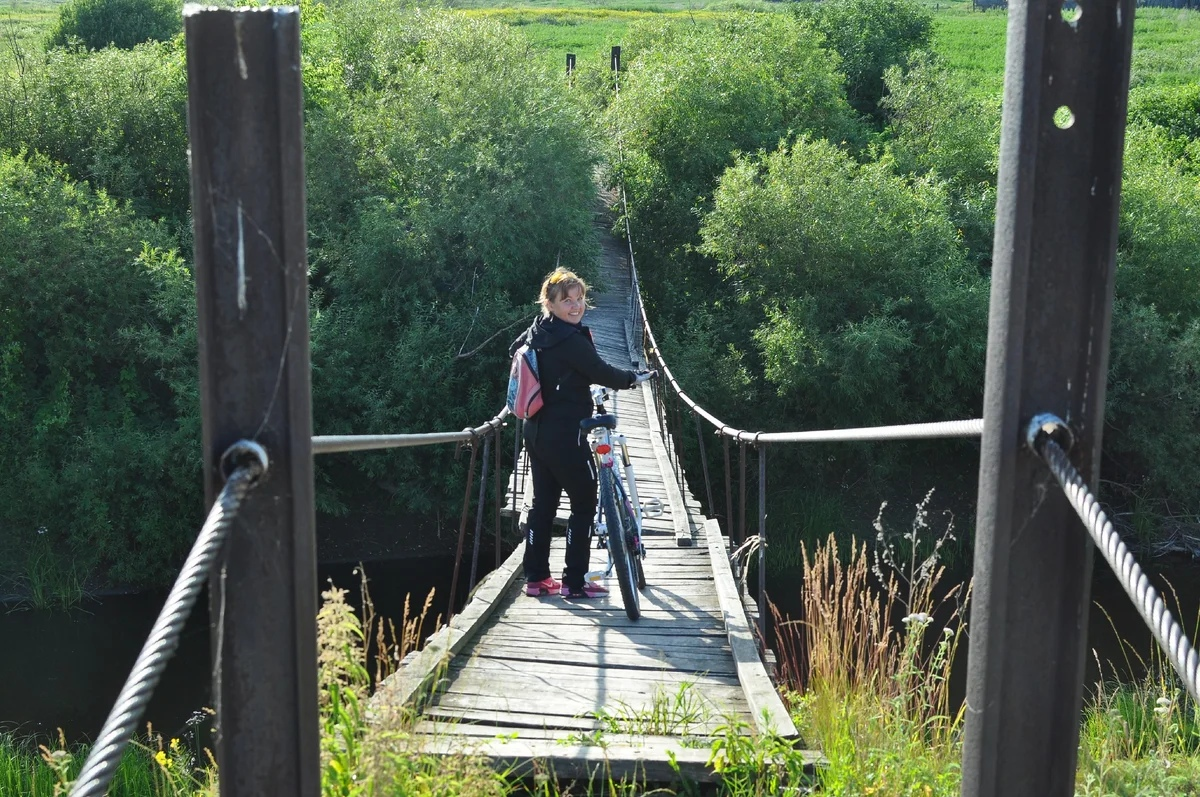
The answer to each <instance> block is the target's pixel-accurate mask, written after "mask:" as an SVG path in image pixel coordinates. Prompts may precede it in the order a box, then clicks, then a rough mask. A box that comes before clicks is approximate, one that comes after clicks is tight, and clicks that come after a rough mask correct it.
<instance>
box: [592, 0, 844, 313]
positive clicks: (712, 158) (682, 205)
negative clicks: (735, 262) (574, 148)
mask: <svg viewBox="0 0 1200 797" xmlns="http://www.w3.org/2000/svg"><path fill="white" fill-rule="evenodd" d="M632 38H633V41H632V43H631V44H630V46H629V51H630V54H631V57H630V60H629V69H628V74H627V75H625V77H624V85H623V87H622V89H621V94H620V96H619V98H617V99H616V100H615V101H614V102H613V103H612V105H611V106H610V109H609V113H608V116H607V125H608V126H609V127H610V128H612V129H615V130H617V131H618V132H617V137H616V143H617V145H618V146H619V147H620V149H619V151H616V152H611V154H610V156H609V160H610V163H611V164H613V165H614V166H615V168H616V171H617V174H618V176H619V178H620V179H621V180H622V182H623V184H624V186H625V188H626V190H627V191H628V192H629V194H630V199H631V203H632V211H631V213H632V219H633V222H634V226H635V228H636V229H637V230H638V234H639V235H640V236H643V237H644V238H645V239H646V240H648V241H652V242H653V244H652V245H651V246H650V247H647V248H646V249H644V250H643V255H644V260H643V262H644V263H645V264H646V268H644V269H643V273H644V275H645V277H646V279H647V281H648V285H649V287H650V289H651V291H652V294H653V296H654V299H655V300H656V301H658V302H666V301H668V299H667V297H668V296H670V295H674V296H677V297H680V298H682V297H686V296H690V295H693V294H694V295H695V296H696V297H697V299H698V300H699V299H700V298H701V297H711V291H713V290H717V289H719V285H720V284H719V281H718V280H717V279H715V272H714V270H713V266H712V264H711V262H706V261H704V260H701V259H698V258H696V257H695V255H694V253H693V251H692V248H693V247H694V246H695V244H696V243H698V240H697V231H698V227H699V223H698V222H699V214H700V213H702V212H703V211H704V209H705V208H706V207H707V205H708V203H709V201H710V198H711V196H712V191H713V188H714V187H715V185H716V180H717V178H718V177H719V175H720V174H721V172H722V171H723V170H724V169H725V168H726V167H727V166H729V165H730V164H731V163H733V159H734V157H735V155H736V153H738V152H756V151H758V150H761V149H775V147H776V146H778V145H779V143H780V142H781V141H787V140H790V139H791V138H792V137H793V136H796V135H800V134H803V133H807V134H810V135H813V136H817V137H822V138H824V137H829V138H832V139H833V140H835V141H840V140H842V139H844V138H853V137H854V136H855V135H856V134H857V130H856V128H855V127H854V126H853V122H852V119H851V114H850V110H849V106H848V105H847V104H846V100H845V97H844V94H843V91H842V88H841V82H842V79H841V74H840V73H839V72H838V59H837V57H836V55H835V54H832V53H830V52H829V51H827V50H825V49H824V48H823V47H822V43H823V42H822V38H821V36H820V35H819V34H817V33H816V32H815V31H814V30H812V28H811V27H809V26H808V25H807V24H806V23H804V22H801V21H799V20H796V19H794V18H792V17H790V16H788V15H783V14H742V15H730V16H729V17H728V18H723V19H722V21H721V22H719V23H718V24H716V25H714V26H711V27H698V26H695V25H686V24H674V25H656V26H648V27H644V28H641V29H640V30H639V31H637V32H636V33H635V34H633V35H632ZM683 304H684V306H682V307H680V306H678V304H676V305H674V306H672V308H671V309H677V310H679V311H680V313H681V314H686V302H684V303H683ZM664 309H666V307H664Z"/></svg>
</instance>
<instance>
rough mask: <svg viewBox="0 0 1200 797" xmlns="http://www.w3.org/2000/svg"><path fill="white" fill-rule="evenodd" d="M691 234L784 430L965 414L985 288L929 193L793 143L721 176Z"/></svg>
mask: <svg viewBox="0 0 1200 797" xmlns="http://www.w3.org/2000/svg"><path fill="white" fill-rule="evenodd" d="M701 235H702V238H703V241H704V243H703V245H702V247H701V248H702V250H703V251H704V252H705V253H706V254H709V255H711V256H712V257H713V258H715V259H716V260H717V262H718V263H720V268H721V273H722V274H723V275H724V276H725V277H726V279H727V280H729V282H730V283H731V284H732V285H733V286H735V289H736V292H737V295H738V297H739V299H740V300H741V301H742V302H743V304H744V305H745V307H744V309H743V310H742V315H743V317H746V318H755V319H756V321H755V327H754V330H753V333H752V334H753V340H754V343H755V346H756V348H757V354H758V357H759V358H760V361H761V363H762V372H761V377H760V378H761V379H763V380H765V382H767V383H768V384H770V385H771V386H772V387H773V388H774V389H775V391H776V393H777V395H778V401H779V403H780V405H781V407H782V409H784V410H785V412H786V413H787V415H786V417H787V420H788V421H790V422H792V423H794V424H797V423H798V424H800V425H803V426H805V427H812V426H813V425H814V424H815V425H816V426H819V427H829V426H856V425H864V424H872V423H897V422H915V421H918V420H933V419H941V418H944V417H946V415H947V414H949V415H950V416H955V417H957V416H960V415H968V414H971V413H974V412H978V411H979V388H980V385H981V382H982V367H983V350H984V345H985V337H986V333H985V327H986V324H985V317H986V306H987V305H986V302H987V298H986V297H987V293H986V284H985V283H984V281H983V280H982V279H981V278H980V277H979V276H978V275H977V274H976V273H975V271H974V270H973V269H972V268H970V267H969V265H968V263H967V261H966V258H965V257H964V256H963V252H962V250H961V247H960V246H959V244H958V240H957V235H956V232H955V229H954V227H953V225H952V224H951V222H950V219H949V214H948V210H947V199H946V195H945V192H944V191H943V190H942V189H941V188H940V187H939V186H938V184H936V183H933V182H929V181H917V182H912V183H909V182H906V181H904V180H902V179H899V178H897V177H895V176H894V175H892V174H891V172H890V171H889V169H888V168H887V166H886V165H885V164H880V163H868V164H865V165H859V164H857V163H855V162H854V161H853V160H852V159H851V158H850V157H849V156H848V155H846V154H845V153H844V152H842V151H840V150H839V149H837V148H836V147H834V146H833V145H831V144H829V143H828V142H826V141H818V140H808V139H800V140H799V141H797V142H796V143H795V144H794V145H792V146H791V147H790V148H781V149H779V150H777V151H775V152H772V153H770V154H768V155H766V156H764V157H762V158H742V159H740V160H739V161H738V163H737V164H736V165H735V166H734V167H733V168H731V169H729V170H728V171H727V172H726V173H725V175H724V176H723V177H722V179H721V182H720V185H719V187H718V189H717V192H716V196H715V199H714V203H713V209H712V212H711V213H709V214H708V215H707V216H706V217H705V219H704V223H703V227H702V229H701ZM759 307H761V308H762V314H761V315H758V314H757V313H755V312H754V309H753V308H759ZM777 417H778V416H777Z"/></svg>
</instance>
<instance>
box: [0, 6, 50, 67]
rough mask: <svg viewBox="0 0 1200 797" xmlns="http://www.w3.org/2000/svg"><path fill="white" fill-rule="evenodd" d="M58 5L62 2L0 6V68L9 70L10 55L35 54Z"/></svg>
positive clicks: (12, 59)
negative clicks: (0, 65) (0, 66)
mask: <svg viewBox="0 0 1200 797" xmlns="http://www.w3.org/2000/svg"><path fill="white" fill-rule="evenodd" d="M60 5H62V0H8V1H7V2H6V3H4V5H2V6H0V64H4V65H6V66H7V68H8V69H12V68H13V64H14V58H13V54H14V52H17V51H19V52H25V53H35V52H37V51H39V50H40V49H41V48H42V41H43V40H44V39H45V38H46V33H47V32H48V31H49V30H50V27H51V26H52V25H53V24H54V22H55V20H57V19H58V7H59V6H60Z"/></svg>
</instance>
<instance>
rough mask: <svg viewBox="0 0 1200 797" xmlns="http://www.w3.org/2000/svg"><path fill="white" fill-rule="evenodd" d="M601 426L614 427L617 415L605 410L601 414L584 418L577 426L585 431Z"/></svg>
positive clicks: (615, 426)
mask: <svg viewBox="0 0 1200 797" xmlns="http://www.w3.org/2000/svg"><path fill="white" fill-rule="evenodd" d="M602 426H603V427H604V428H605V429H616V428H617V416H616V415H611V414H609V413H607V412H606V413H604V414H603V415H593V416H592V417H591V418H584V419H583V420H582V421H580V422H579V428H580V429H582V430H583V431H585V432H590V431H592V430H593V429H599V428H600V427H602Z"/></svg>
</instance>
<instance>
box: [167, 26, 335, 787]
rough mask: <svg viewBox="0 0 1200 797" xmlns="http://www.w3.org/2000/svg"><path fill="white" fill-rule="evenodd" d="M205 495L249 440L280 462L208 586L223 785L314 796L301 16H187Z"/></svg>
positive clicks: (241, 518)
mask: <svg viewBox="0 0 1200 797" xmlns="http://www.w3.org/2000/svg"><path fill="white" fill-rule="evenodd" d="M184 30H185V40H186V47H187V74H188V139H189V142H190V146H191V181H192V210H193V223H194V233H195V258H196V301H197V310H198V316H197V337H198V340H199V348H200V402H201V416H202V427H203V447H204V492H205V496H206V497H207V499H208V501H209V502H210V503H211V502H212V501H213V499H214V498H215V496H216V494H217V492H218V491H219V490H220V487H221V478H220V476H219V474H218V465H219V457H220V455H221V452H222V451H224V450H225V448H226V447H227V446H229V444H230V443H233V442H234V441H235V440H238V439H240V438H248V439H253V440H255V441H257V442H258V443H260V444H261V445H262V446H263V447H264V448H266V450H267V453H268V455H269V456H270V459H271V470H270V472H269V474H268V475H267V476H266V478H265V479H264V480H263V481H262V483H261V484H260V485H259V486H258V488H257V489H256V490H255V491H254V492H252V493H250V494H249V495H248V496H247V498H246V501H245V503H244V504H243V505H242V509H241V512H240V513H239V515H238V517H237V519H236V520H235V521H234V527H233V529H232V531H231V534H230V537H229V540H228V542H227V543H226V545H225V550H224V552H223V555H222V558H221V559H220V561H219V563H218V565H217V567H216V569H215V570H214V572H213V574H212V577H211V581H210V584H209V603H210V616H211V618H212V619H211V623H212V637H213V651H214V652H213V695H214V697H215V702H216V709H217V744H216V758H217V764H218V766H219V767H220V770H221V794H222V795H225V796H226V797H241V795H260V794H294V795H301V796H302V797H315V795H317V794H319V793H320V787H321V783H320V748H319V736H318V718H317V651H316V613H317V577H316V544H315V532H314V527H315V516H314V510H313V469H312V412H311V391H310V386H309V353H308V345H309V343H308V279H307V270H308V266H307V255H306V246H307V241H306V231H305V195H304V140H303V119H302V110H303V98H302V89H301V82H300V16H299V11H298V10H297V9H295V8H282V7H276V8H257V9H241V10H231V9H210V8H200V7H195V6H193V7H188V8H187V9H185V11H184Z"/></svg>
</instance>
